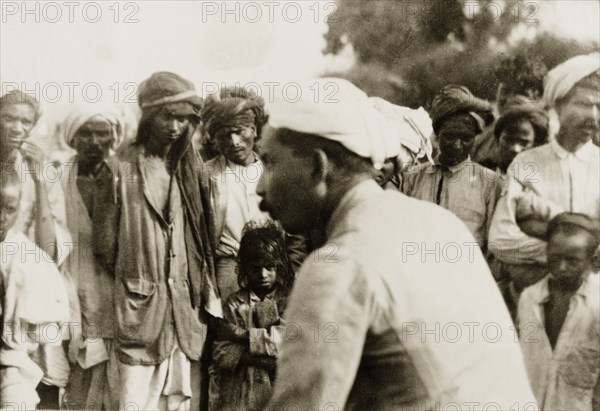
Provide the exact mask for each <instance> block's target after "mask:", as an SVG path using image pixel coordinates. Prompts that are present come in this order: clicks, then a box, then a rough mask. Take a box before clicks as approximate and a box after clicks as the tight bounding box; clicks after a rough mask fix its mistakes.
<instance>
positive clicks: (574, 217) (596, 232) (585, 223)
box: [547, 212, 600, 247]
mask: <svg viewBox="0 0 600 411" xmlns="http://www.w3.org/2000/svg"><path fill="white" fill-rule="evenodd" d="M561 225H571V226H576V227H578V228H580V229H582V230H584V231H587V232H588V233H590V234H591V235H592V237H594V240H595V242H596V247H597V246H598V245H599V244H600V222H599V221H598V220H597V219H595V218H592V217H590V216H588V215H586V214H581V213H570V212H565V213H561V214H559V215H557V216H556V217H554V218H553V219H552V220H550V221H549V222H548V228H547V232H548V233H552V232H553V231H554V230H556V228H557V227H558V226H561Z"/></svg>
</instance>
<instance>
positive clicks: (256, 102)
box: [202, 87, 266, 139]
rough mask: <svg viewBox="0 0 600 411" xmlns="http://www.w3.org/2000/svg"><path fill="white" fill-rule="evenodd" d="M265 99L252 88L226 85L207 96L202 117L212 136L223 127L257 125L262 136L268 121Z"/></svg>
mask: <svg viewBox="0 0 600 411" xmlns="http://www.w3.org/2000/svg"><path fill="white" fill-rule="evenodd" d="M264 106H265V103H264V100H263V99H262V98H261V97H259V96H258V95H256V94H255V93H254V92H252V91H251V90H247V89H242V88H239V87H226V88H223V89H221V91H220V92H219V93H218V94H212V95H210V96H208V97H207V99H206V104H205V106H204V111H203V113H202V118H203V120H204V123H205V128H206V131H207V132H208V135H209V137H210V138H213V139H214V138H215V135H216V134H217V132H218V131H219V130H220V129H222V128H237V127H240V126H252V125H254V126H255V127H256V133H257V136H260V132H261V129H262V126H263V125H264V123H265V121H266V116H265V108H264Z"/></svg>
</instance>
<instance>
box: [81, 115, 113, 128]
mask: <svg viewBox="0 0 600 411" xmlns="http://www.w3.org/2000/svg"><path fill="white" fill-rule="evenodd" d="M110 128H111V124H110V123H109V122H108V121H106V119H104V118H102V117H99V116H94V117H92V118H90V119H89V120H88V121H86V122H85V123H83V125H82V126H81V127H79V129H80V130H82V129H85V130H90V129H93V130H108V129H110Z"/></svg>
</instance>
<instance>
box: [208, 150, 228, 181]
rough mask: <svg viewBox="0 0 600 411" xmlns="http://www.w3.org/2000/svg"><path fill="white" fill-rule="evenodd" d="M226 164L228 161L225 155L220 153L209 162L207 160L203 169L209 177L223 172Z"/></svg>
mask: <svg viewBox="0 0 600 411" xmlns="http://www.w3.org/2000/svg"><path fill="white" fill-rule="evenodd" d="M226 164H227V162H226V159H225V156H223V155H222V154H220V155H218V156H216V157H215V158H212V159H210V160H208V161H207V162H205V163H204V164H203V171H204V172H205V173H206V174H207V175H208V176H209V177H215V176H218V175H219V174H221V173H222V172H223V170H224V169H225V166H226Z"/></svg>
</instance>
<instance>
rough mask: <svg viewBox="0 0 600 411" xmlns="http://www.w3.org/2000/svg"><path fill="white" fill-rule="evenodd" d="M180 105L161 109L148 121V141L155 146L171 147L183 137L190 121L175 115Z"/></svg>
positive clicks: (187, 117)
mask: <svg viewBox="0 0 600 411" xmlns="http://www.w3.org/2000/svg"><path fill="white" fill-rule="evenodd" d="M179 104H180V103H174V104H169V105H166V106H164V107H162V108H161V109H160V110H159V111H158V113H157V114H156V115H155V116H154V117H152V119H151V120H150V122H151V123H150V139H151V140H152V141H153V143H154V144H157V145H171V144H173V143H174V142H176V141H177V140H178V139H179V138H180V137H181V136H183V135H184V134H185V133H186V132H187V130H188V128H189V126H190V124H191V121H190V119H189V116H187V115H181V114H178V113H177V111H178V110H177V106H178V105H179Z"/></svg>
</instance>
